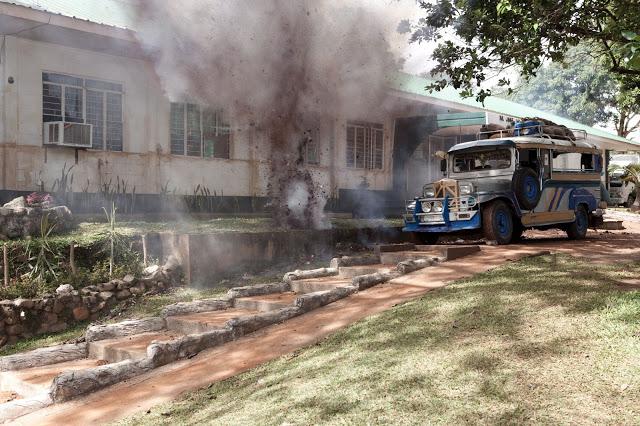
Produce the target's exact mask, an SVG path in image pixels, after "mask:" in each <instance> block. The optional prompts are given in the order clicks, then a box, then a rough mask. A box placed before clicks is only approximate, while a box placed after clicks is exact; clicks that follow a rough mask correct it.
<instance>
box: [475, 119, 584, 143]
mask: <svg viewBox="0 0 640 426" xmlns="http://www.w3.org/2000/svg"><path fill="white" fill-rule="evenodd" d="M529 123H530V122H529ZM516 124H522V125H519V126H516V127H512V128H509V129H498V130H485V131H480V132H478V133H477V134H476V138H477V139H478V140H481V139H500V138H509V137H515V136H529V137H534V138H546V139H560V140H565V141H569V142H572V143H573V142H575V141H576V140H580V139H582V140H586V139H587V132H586V131H585V130H582V129H570V128H568V127H565V126H559V125H555V124H542V123H536V124H525V123H516Z"/></svg>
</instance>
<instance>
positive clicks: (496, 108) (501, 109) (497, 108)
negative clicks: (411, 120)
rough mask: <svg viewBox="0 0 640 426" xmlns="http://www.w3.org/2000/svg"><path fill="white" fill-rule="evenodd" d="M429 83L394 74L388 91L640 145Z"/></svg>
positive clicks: (548, 115) (508, 103) (528, 109)
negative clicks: (532, 119) (430, 88)
mask: <svg viewBox="0 0 640 426" xmlns="http://www.w3.org/2000/svg"><path fill="white" fill-rule="evenodd" d="M429 83H431V81H430V80H429V79H426V78H423V77H418V76H414V75H410V74H405V73H398V74H397V75H396V76H395V78H393V80H392V81H391V84H390V86H391V88H392V89H394V90H398V91H400V92H405V93H409V94H414V95H419V96H426V97H429V98H434V99H439V100H442V101H446V102H453V103H456V104H461V105H465V106H468V107H472V108H475V109H482V110H485V111H491V112H495V113H498V114H502V115H509V116H512V117H518V118H524V117H541V118H545V119H547V120H551V121H553V122H554V123H557V124H561V125H564V126H567V127H569V128H571V129H579V130H584V131H586V132H587V133H588V134H589V135H593V136H597V137H601V138H605V139H610V140H613V141H617V142H624V143H628V144H632V145H636V146H640V142H636V141H632V140H629V139H626V138H623V137H620V136H618V135H614V134H613V133H609V132H607V131H606V130H602V129H596V128H595V127H590V126H587V125H585V124H582V123H579V122H577V121H573V120H570V119H568V118H565V117H561V116H559V115H556V114H552V113H550V112H546V111H540V110H538V109H535V108H531V107H528V106H526V105H522V104H519V103H516V102H513V101H509V100H507V99H502V98H499V97H497V96H490V97H488V98H486V99H485V101H484V105H482V103H480V102H478V101H476V100H475V99H474V98H463V97H462V96H460V94H459V93H458V92H457V91H456V89H454V88H452V87H450V86H447V87H446V88H444V89H443V90H441V91H439V92H437V91H435V90H434V91H433V92H429V91H428V90H426V89H425V87H426V86H427V85H428V84H429Z"/></svg>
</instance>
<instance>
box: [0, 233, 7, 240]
mask: <svg viewBox="0 0 640 426" xmlns="http://www.w3.org/2000/svg"><path fill="white" fill-rule="evenodd" d="M8 239H9V237H7V236H6V235H4V234H0V241H7V240H8Z"/></svg>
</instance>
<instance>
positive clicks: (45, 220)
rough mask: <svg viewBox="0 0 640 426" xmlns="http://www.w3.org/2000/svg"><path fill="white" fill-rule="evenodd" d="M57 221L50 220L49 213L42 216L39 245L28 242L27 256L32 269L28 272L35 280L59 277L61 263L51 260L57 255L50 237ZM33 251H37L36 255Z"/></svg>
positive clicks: (42, 280) (41, 280)
mask: <svg viewBox="0 0 640 426" xmlns="http://www.w3.org/2000/svg"><path fill="white" fill-rule="evenodd" d="M55 227H56V225H55V223H51V222H49V215H48V214H47V215H44V216H42V219H41V221H40V241H39V244H38V247H36V248H34V247H32V244H29V243H30V242H31V241H29V243H27V256H28V257H29V263H28V265H29V268H31V270H30V271H29V273H28V278H29V279H31V280H35V281H40V282H44V281H49V280H50V279H55V278H57V277H58V272H59V266H60V265H59V264H57V263H55V262H52V261H50V260H49V259H50V258H51V257H52V255H53V257H55V252H54V250H53V249H52V247H51V244H50V243H49V237H50V236H51V233H52V232H53V230H54V229H55ZM32 251H36V252H37V254H36V255H32Z"/></svg>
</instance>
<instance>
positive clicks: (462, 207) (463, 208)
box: [403, 195, 481, 233]
mask: <svg viewBox="0 0 640 426" xmlns="http://www.w3.org/2000/svg"><path fill="white" fill-rule="evenodd" d="M412 207H413V208H412ZM480 226H481V220H480V210H479V208H478V201H477V198H476V197H474V196H473V195H469V196H462V197H456V198H448V197H447V198H418V199H416V200H414V201H413V202H412V203H410V204H408V205H407V212H406V214H405V226H404V228H403V231H406V232H438V233H443V232H455V231H461V230H466V229H478V228H480Z"/></svg>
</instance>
